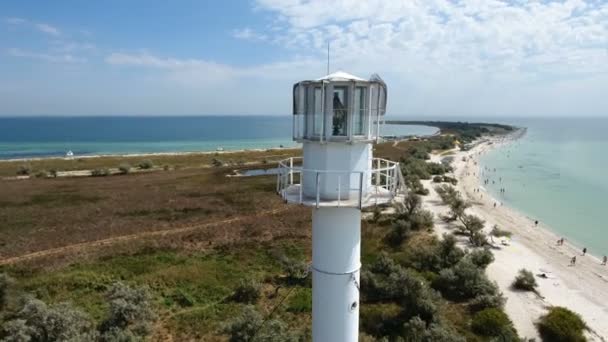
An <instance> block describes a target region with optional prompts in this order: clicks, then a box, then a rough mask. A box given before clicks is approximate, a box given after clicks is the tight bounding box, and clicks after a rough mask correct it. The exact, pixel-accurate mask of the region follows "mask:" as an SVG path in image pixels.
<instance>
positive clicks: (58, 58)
mask: <svg viewBox="0 0 608 342" xmlns="http://www.w3.org/2000/svg"><path fill="white" fill-rule="evenodd" d="M7 53H8V54H9V55H10V56H13V57H20V58H28V59H35V60H40V61H45V62H52V63H84V62H86V59H84V58H80V57H75V56H73V55H71V54H48V53H43V52H32V51H26V50H22V49H18V48H10V49H8V50H7Z"/></svg>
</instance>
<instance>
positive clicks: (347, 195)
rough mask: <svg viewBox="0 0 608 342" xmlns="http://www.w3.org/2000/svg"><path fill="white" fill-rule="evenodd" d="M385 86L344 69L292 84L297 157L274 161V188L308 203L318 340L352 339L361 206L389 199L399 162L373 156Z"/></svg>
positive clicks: (292, 199)
mask: <svg viewBox="0 0 608 342" xmlns="http://www.w3.org/2000/svg"><path fill="white" fill-rule="evenodd" d="M386 100H387V88H386V84H385V83H384V81H382V79H381V78H380V77H379V76H377V75H373V76H372V77H371V78H370V79H369V80H365V79H363V78H360V77H357V76H353V75H351V74H348V73H345V72H335V73H332V74H329V75H327V76H324V77H321V78H318V79H314V80H308V81H301V82H298V83H296V84H295V85H294V86H293V139H294V140H295V141H297V142H299V143H302V145H303V146H302V148H303V153H302V157H301V158H288V159H286V160H282V161H281V162H280V163H279V172H278V177H277V192H278V193H279V194H280V195H281V196H282V198H283V199H284V200H285V201H286V202H287V203H295V204H300V205H305V206H308V207H311V208H312V266H311V270H312V293H313V299H312V330H313V341H315V342H340V341H357V340H358V334H359V306H360V305H359V291H360V286H359V276H360V270H361V262H360V255H361V210H362V209H363V208H366V207H370V206H375V205H381V204H386V203H389V202H391V201H392V200H393V199H394V197H395V196H396V195H397V194H398V192H399V191H400V189H401V188H402V185H403V181H402V176H401V171H400V169H399V164H398V163H395V162H392V161H389V160H385V159H380V158H373V153H372V152H373V149H372V146H373V143H375V142H377V141H378V139H379V136H380V128H381V123H382V122H383V118H384V113H385V110H386Z"/></svg>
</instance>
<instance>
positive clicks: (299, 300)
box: [287, 288, 312, 312]
mask: <svg viewBox="0 0 608 342" xmlns="http://www.w3.org/2000/svg"><path fill="white" fill-rule="evenodd" d="M311 310H312V290H311V289H310V288H303V289H299V290H298V291H297V293H296V294H294V295H293V296H291V298H290V300H289V306H288V307H287V311H290V312H311Z"/></svg>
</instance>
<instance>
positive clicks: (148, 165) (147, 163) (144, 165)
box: [137, 159, 154, 170]
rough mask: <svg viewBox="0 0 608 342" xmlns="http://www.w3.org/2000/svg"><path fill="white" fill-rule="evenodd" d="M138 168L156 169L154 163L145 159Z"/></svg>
mask: <svg viewBox="0 0 608 342" xmlns="http://www.w3.org/2000/svg"><path fill="white" fill-rule="evenodd" d="M137 167H139V168H140V169H142V170H149V169H151V168H153V167H154V163H153V162H152V161H151V160H150V159H145V160H142V161H141V162H140V163H139V164H137Z"/></svg>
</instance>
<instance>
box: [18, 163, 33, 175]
mask: <svg viewBox="0 0 608 342" xmlns="http://www.w3.org/2000/svg"><path fill="white" fill-rule="evenodd" d="M31 172H32V168H31V167H30V166H29V165H21V166H19V168H18V169H17V174H18V175H20V176H27V175H29V174H30V173H31Z"/></svg>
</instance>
